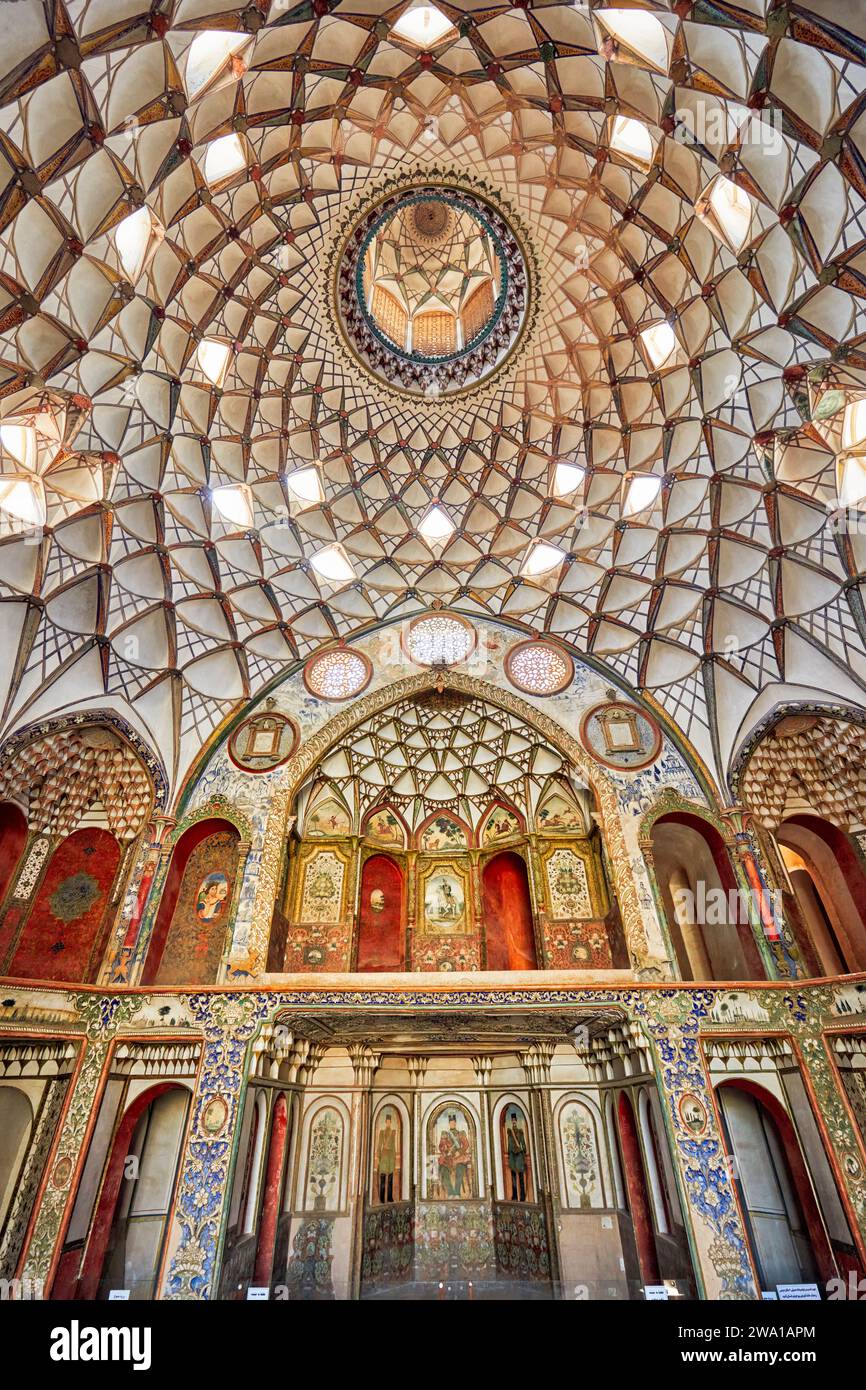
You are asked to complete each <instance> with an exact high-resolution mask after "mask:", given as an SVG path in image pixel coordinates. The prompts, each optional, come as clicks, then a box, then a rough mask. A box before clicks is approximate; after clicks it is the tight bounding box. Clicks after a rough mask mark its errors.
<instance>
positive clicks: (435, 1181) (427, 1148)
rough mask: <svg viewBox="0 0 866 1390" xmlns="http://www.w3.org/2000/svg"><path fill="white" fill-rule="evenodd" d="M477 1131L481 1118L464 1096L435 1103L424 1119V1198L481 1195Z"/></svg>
mask: <svg viewBox="0 0 866 1390" xmlns="http://www.w3.org/2000/svg"><path fill="white" fill-rule="evenodd" d="M478 1134H479V1126H478V1117H477V1115H476V1114H475V1112H474V1110H473V1109H472V1107H471V1106H470V1105H469V1103H468V1102H467V1101H466V1100H465V1099H464V1098H459V1099H457V1098H454V1099H451V1098H449V1099H446V1100H442V1099H441V1098H438V1099H437V1100H436V1101H435V1102H433V1104H432V1105H431V1106H430V1107H429V1109H428V1110H427V1113H426V1115H425V1118H424V1172H423V1177H422V1196H423V1198H424V1200H426V1201H435V1202H440V1201H441V1202H460V1201H464V1202H465V1201H470V1200H472V1199H473V1198H476V1197H480V1196H481V1193H482V1192H483V1190H484V1174H483V1171H482V1166H481V1165H482V1156H481V1153H480V1149H479V1144H478Z"/></svg>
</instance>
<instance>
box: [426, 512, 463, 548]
mask: <svg viewBox="0 0 866 1390" xmlns="http://www.w3.org/2000/svg"><path fill="white" fill-rule="evenodd" d="M456 529H457V528H456V527H455V525H454V522H453V521H452V520H451V518H450V516H449V515H448V513H447V512H446V511H443V509H442V508H441V507H439V506H436V505H434V506H432V507H431V508H430V510H429V512H427V514H426V515H425V516H424V517H422V519H421V521H420V522H419V523H418V534H419V536H422V537H423V539H424V540H425V541H426V542H427V544H428V545H444V543H445V542H446V541H447V540H448V539H449V537H450V536H453V534H454V532H455V530H456Z"/></svg>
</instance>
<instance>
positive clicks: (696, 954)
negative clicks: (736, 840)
mask: <svg viewBox="0 0 866 1390" xmlns="http://www.w3.org/2000/svg"><path fill="white" fill-rule="evenodd" d="M650 841H651V844H652V861H653V869H654V873H655V877H656V883H657V885H658V890H659V895H660V898H661V902H662V905H663V907H664V911H665V916H666V918H667V924H668V931H669V934H670V938H671V942H672V945H673V949H674V952H675V955H676V958H677V964H678V966H679V971H680V975H681V976H682V978H683V979H686V980H755V979H763V978H764V977H765V974H766V972H765V970H764V968H763V965H762V962H761V958H760V954H759V952H758V948H757V945H756V944H755V938H754V934H753V930H752V925H751V918H750V915H749V903H748V899H747V896H746V895H745V894H743V893H741V892H740V891H739V888H738V884H737V878H736V875H735V873H734V869H733V866H732V864H731V860H730V857H729V854H728V849H727V846H726V844H725V842H724V840H723V838H722V835H721V834H720V832H719V830H718V829H717V828H716V826H715V825H713V824H712V822H711V821H710V820H708V819H706V818H704V817H703V816H700V815H696V814H694V813H693V812H691V811H685V810H674V811H668V812H665V813H664V814H662V815H660V816H658V817H657V818H656V819H655V820H654V821H653V823H652V828H651V830H650Z"/></svg>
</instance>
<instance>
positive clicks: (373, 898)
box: [357, 854, 404, 970]
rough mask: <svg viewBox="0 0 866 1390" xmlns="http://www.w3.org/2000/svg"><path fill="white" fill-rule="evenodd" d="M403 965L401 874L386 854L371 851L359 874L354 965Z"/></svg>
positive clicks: (360, 967) (379, 967) (382, 967)
mask: <svg viewBox="0 0 866 1390" xmlns="http://www.w3.org/2000/svg"><path fill="white" fill-rule="evenodd" d="M403 968H404V963H403V874H402V873H401V871H400V867H399V865H398V864H395V862H394V860H393V859H389V858H388V856H387V855H386V854H374V855H371V857H370V858H369V859H368V860H366V862H365V864H364V870H363V873H362V874H361V906H360V911H359V913H358V963H357V969H358V970H402V969H403Z"/></svg>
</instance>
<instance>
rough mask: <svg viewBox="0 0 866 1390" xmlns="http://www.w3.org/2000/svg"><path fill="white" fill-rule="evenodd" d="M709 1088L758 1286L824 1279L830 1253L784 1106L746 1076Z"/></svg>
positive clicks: (831, 1269) (829, 1274)
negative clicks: (712, 1091)
mask: <svg viewBox="0 0 866 1390" xmlns="http://www.w3.org/2000/svg"><path fill="white" fill-rule="evenodd" d="M716 1095H717V1097H718V1101H719V1108H720V1111H721V1119H722V1132H723V1135H724V1138H725V1142H726V1145H727V1149H728V1153H729V1154H730V1155H731V1156H732V1157H733V1158H734V1159H735V1165H734V1168H733V1172H734V1180H735V1182H736V1184H737V1188H738V1190H739V1194H740V1200H741V1206H742V1208H743V1214H744V1217H745V1222H746V1227H747V1231H748V1234H749V1240H750V1244H751V1248H752V1255H753V1258H754V1260H755V1264H756V1267H757V1273H758V1278H759V1281H760V1286H761V1288H762V1289H769V1290H774V1289H775V1287H776V1285H777V1284H801V1283H812V1282H815V1281H818V1282H824V1283H826V1282H827V1281H828V1280H829V1279H832V1278H834V1277H835V1276H836V1274H837V1273H838V1271H837V1267H836V1261H835V1259H834V1256H833V1251H832V1247H831V1245H830V1241H829V1239H828V1237H827V1232H826V1229H825V1227H824V1222H823V1218H822V1216H821V1212H820V1210H819V1207H818V1203H817V1201H816V1199H815V1193H814V1190H813V1186H812V1180H811V1177H810V1175H809V1170H808V1166H807V1163H806V1159H805V1157H804V1155H803V1151H802V1149H801V1148H800V1142H799V1139H798V1138H797V1133H796V1131H795V1129H794V1126H793V1124H792V1122H791V1119H790V1117H789V1115H788V1113H787V1111H786V1110H785V1108H784V1106H783V1105H781V1104H780V1102H779V1101H778V1100H777V1098H776V1097H775V1096H774V1095H772V1094H771V1093H770V1092H769V1091H768V1090H766V1089H765V1088H764V1087H763V1086H760V1085H758V1084H757V1083H756V1082H754V1081H751V1080H749V1079H748V1078H746V1077H734V1078H726V1079H725V1080H723V1081H720V1082H719V1084H718V1086H717V1087H716Z"/></svg>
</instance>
